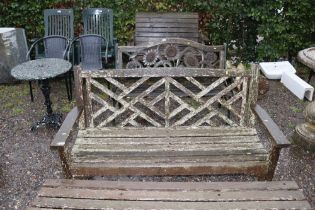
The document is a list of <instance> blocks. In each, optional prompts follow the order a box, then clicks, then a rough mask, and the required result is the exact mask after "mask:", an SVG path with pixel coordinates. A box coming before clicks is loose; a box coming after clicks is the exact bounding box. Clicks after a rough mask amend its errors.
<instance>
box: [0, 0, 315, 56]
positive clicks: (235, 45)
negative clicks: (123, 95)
mask: <svg viewBox="0 0 315 210" xmlns="http://www.w3.org/2000/svg"><path fill="white" fill-rule="evenodd" d="M87 7H107V8H111V9H113V11H114V27H115V35H116V37H117V38H118V40H119V44H120V45H125V44H127V43H128V42H129V41H131V40H132V37H133V34H134V28H135V14H136V13H137V12H143V11H146V12H198V13H199V15H200V22H199V26H200V29H201V31H202V32H203V33H204V34H206V35H207V36H208V38H209V39H210V43H212V44H222V43H227V44H228V47H229V50H230V51H229V52H230V55H232V56H237V57H238V61H244V62H246V61H260V60H265V61H267V60H278V59H280V58H289V59H290V58H291V57H292V56H296V53H297V51H299V50H301V49H303V48H306V47H309V46H311V45H315V21H314V20H315V10H314V8H315V1H314V0H264V1H257V0H211V1H200V0H182V1H177V0H176V1H175V0H116V1H112V0H90V1H83V0H82V1H74V0H41V1H40V0H27V1H20V0H2V1H1V2H0V14H1V17H0V27H10V26H11V27H23V28H25V29H26V32H27V37H28V38H29V39H31V38H34V37H40V36H43V34H44V23H43V10H44V9H48V8H73V9H74V12H75V24H74V25H75V34H76V35H79V34H80V32H81V31H82V16H81V12H82V10H83V9H84V8H87ZM258 35H259V37H261V39H260V40H258V41H257V36H258Z"/></svg>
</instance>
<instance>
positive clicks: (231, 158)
mask: <svg viewBox="0 0 315 210" xmlns="http://www.w3.org/2000/svg"><path fill="white" fill-rule="evenodd" d="M267 158H268V156H267V155H266V154H248V155H225V156H224V158H222V156H220V155H218V156H173V157H170V156H169V157H157V156H147V157H146V158H143V157H142V156H128V157H127V158H126V156H115V158H113V157H106V156H100V155H98V154H95V155H93V154H91V155H90V154H89V155H87V154H83V155H80V154H75V155H74V156H73V157H72V161H73V162H81V163H100V162H106V163H122V162H123V163H125V164H140V163H152V164H153V163H154V164H155V163H156V164H161V163H167V162H169V161H170V160H171V161H172V162H173V163H183V162H186V163H201V162H218V161H220V162H239V161H266V160H267Z"/></svg>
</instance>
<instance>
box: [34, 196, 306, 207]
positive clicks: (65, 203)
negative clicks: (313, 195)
mask: <svg viewBox="0 0 315 210" xmlns="http://www.w3.org/2000/svg"><path fill="white" fill-rule="evenodd" d="M308 205H309V204H308V203H307V202H306V201H285V202H284V201H245V202H237V204H236V203H235V202H163V201H116V200H114V201H113V200H87V199H69V198H67V199H64V198H45V197H40V198H36V199H35V201H34V202H33V206H35V207H48V208H52V207H56V208H64V209H104V208H107V209H111V208H112V209H174V210H175V209H199V210H209V209H235V208H238V209H271V208H277V209H305V208H309V206H308Z"/></svg>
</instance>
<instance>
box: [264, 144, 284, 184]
mask: <svg viewBox="0 0 315 210" xmlns="http://www.w3.org/2000/svg"><path fill="white" fill-rule="evenodd" d="M281 149H282V148H281V147H277V146H275V145H273V146H272V149H271V151H270V155H269V165H268V172H267V174H266V175H265V180H267V181H272V178H273V175H274V173H275V170H276V167H277V163H278V160H279V156H280V151H281Z"/></svg>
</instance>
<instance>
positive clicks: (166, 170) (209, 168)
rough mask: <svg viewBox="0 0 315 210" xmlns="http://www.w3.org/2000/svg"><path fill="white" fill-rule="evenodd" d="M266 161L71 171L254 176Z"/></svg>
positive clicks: (91, 166) (96, 166) (85, 166)
mask: <svg viewBox="0 0 315 210" xmlns="http://www.w3.org/2000/svg"><path fill="white" fill-rule="evenodd" d="M266 162H267V161H246V162H245V161H240V162H235V161H233V162H204V163H172V162H168V163H164V164H155V165H152V164H143V163H142V164H128V165H127V164H126V163H123V164H119V163H116V164H109V163H82V162H80V163H72V165H71V171H73V172H76V173H77V174H80V176H104V175H105V176H114V175H117V174H119V175H120V176H123V175H141V176H153V175H156V176H162V175H177V174H181V175H203V174H209V173H210V172H211V174H226V173H227V172H228V171H233V172H234V174H243V173H246V174H256V173H257V171H259V172H262V173H266V171H267V164H266Z"/></svg>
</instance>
